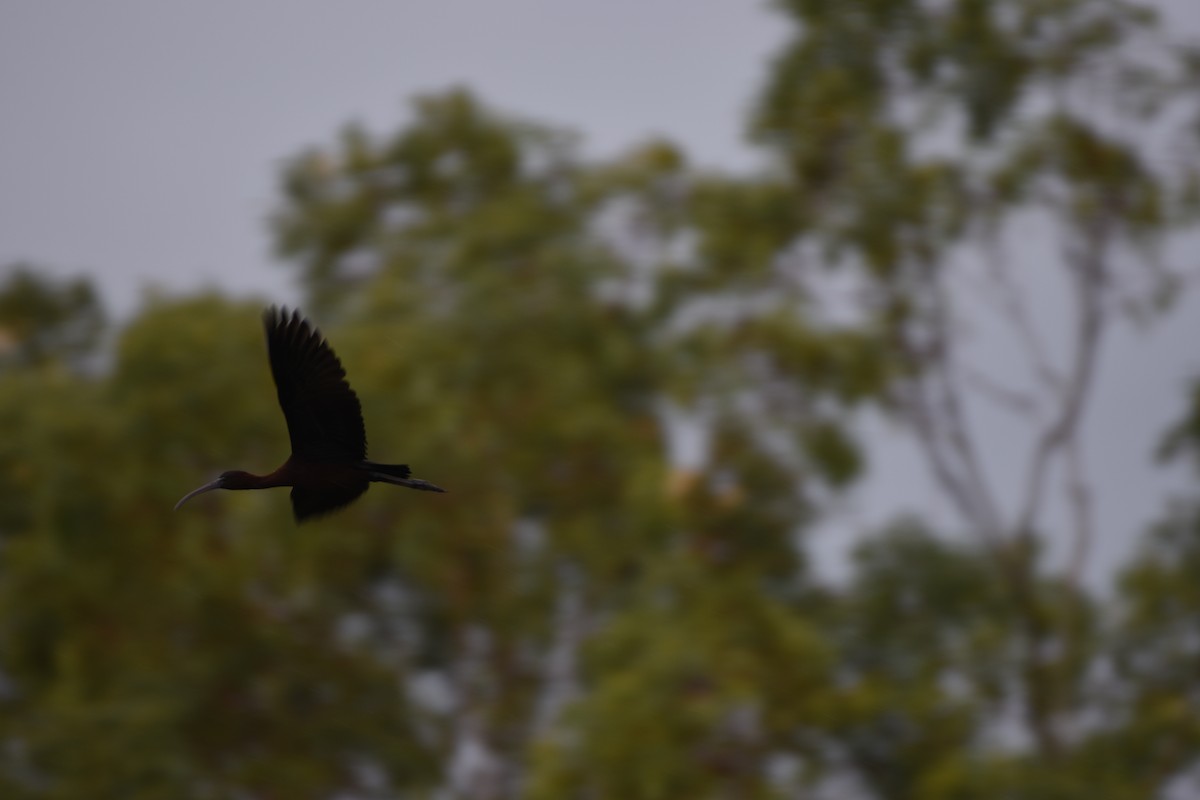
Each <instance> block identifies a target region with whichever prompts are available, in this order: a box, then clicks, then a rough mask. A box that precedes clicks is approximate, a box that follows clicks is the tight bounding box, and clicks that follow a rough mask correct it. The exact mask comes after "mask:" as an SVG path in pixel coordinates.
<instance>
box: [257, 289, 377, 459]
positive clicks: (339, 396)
mask: <svg viewBox="0 0 1200 800" xmlns="http://www.w3.org/2000/svg"><path fill="white" fill-rule="evenodd" d="M263 324H264V325H265V327H266V330H267V353H268V356H269V358H270V361H271V375H272V376H273V377H274V378H275V388H276V390H278V392H279V407H280V408H282V409H283V416H284V418H285V419H286V420H287V428H288V436H289V437H290V438H291V440H292V455H293V456H294V457H296V458H301V459H310V460H315V461H349V462H359V461H362V460H363V459H364V458H366V457H367V433H366V429H365V428H364V426H363V418H362V406H361V405H359V402H358V396H357V395H355V394H354V390H353V389H351V388H350V384H349V383H347V382H346V371H345V370H344V369H342V364H341V362H340V361H338V357H337V356H336V355H334V353H333V350H332V349H330V347H329V344H328V343H327V342H326V341H325V340H324V339H323V338H322V337H321V333H320V331H318V330H317V329H316V328H315V327H313V326H311V325H310V324H309V323H308V322H307V321H306V320H305V319H304V318H303V317H302V316H300V312H299V311H293V312H291V314H289V313H288V310H287V309H286V308H282V309H280V308H276V307H275V306H271V307H270V308H268V309H267V310H266V311H265V312H263Z"/></svg>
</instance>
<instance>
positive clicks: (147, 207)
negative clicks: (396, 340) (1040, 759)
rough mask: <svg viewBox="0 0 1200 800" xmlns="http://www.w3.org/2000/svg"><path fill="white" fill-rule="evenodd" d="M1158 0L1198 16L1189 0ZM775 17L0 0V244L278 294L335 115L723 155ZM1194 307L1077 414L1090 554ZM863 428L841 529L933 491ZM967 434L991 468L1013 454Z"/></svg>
mask: <svg viewBox="0 0 1200 800" xmlns="http://www.w3.org/2000/svg"><path fill="white" fill-rule="evenodd" d="M1164 5H1166V6H1167V7H1169V8H1170V9H1171V11H1172V13H1173V17H1172V24H1174V25H1175V26H1176V27H1179V28H1182V29H1186V30H1188V31H1191V32H1197V31H1200V2H1196V0H1174V2H1171V3H1166V4H1164ZM786 33H787V30H786V28H785V26H784V25H783V24H782V22H781V20H780V19H779V18H777V17H776V16H775V15H774V14H772V13H770V12H769V11H767V10H766V6H765V4H764V3H761V2H758V1H757V0H605V2H591V1H585V0H477V1H476V2H467V0H351V1H350V2H330V0H288V1H287V2H282V0H281V1H280V2H270V3H268V2H265V1H264V0H243V1H242V2H238V3H164V2H161V0H104V2H67V0H36V1H35V0H0V264H4V263H8V262H11V261H15V260H30V261H34V262H36V263H39V264H44V265H48V266H50V267H52V268H54V269H55V270H56V271H62V272H63V273H69V272H86V273H89V274H91V275H93V276H94V277H95V278H96V279H97V282H98V283H99V284H100V286H101V288H102V291H103V293H104V296H105V299H106V301H107V302H108V304H109V306H110V308H112V309H114V310H115V311H116V312H117V313H118V314H121V315H124V314H127V313H129V312H130V311H131V310H133V309H134V308H136V306H137V303H138V298H139V296H140V292H141V291H142V289H143V288H144V287H146V286H149V285H157V286H159V287H162V288H165V289H167V290H170V291H176V292H183V291H190V290H194V289H197V288H199V287H203V286H218V287H221V288H223V289H226V290H228V291H232V292H236V293H246V292H255V293H258V294H260V295H262V296H264V297H268V298H271V299H272V300H281V301H294V300H295V299H296V297H297V293H296V292H295V290H294V287H293V286H292V284H291V282H290V279H289V274H288V270H287V269H286V268H284V267H282V266H280V265H279V264H277V263H274V262H272V260H271V258H270V255H269V240H268V237H267V235H266V229H265V226H264V220H265V218H266V216H267V214H268V213H269V212H270V210H271V209H272V207H273V206H274V204H275V202H276V189H275V180H276V176H277V175H278V174H279V170H280V165H281V161H282V160H283V159H285V158H287V157H289V156H291V155H294V154H295V153H297V151H298V150H300V149H301V148H303V147H305V146H308V145H314V144H324V143H326V142H328V141H329V140H330V139H331V137H332V136H333V134H334V133H335V132H336V130H337V129H338V128H339V127H340V126H341V125H343V124H344V123H346V122H347V121H350V120H358V121H362V122H365V123H366V124H367V125H368V127H370V128H372V129H375V130H380V131H387V130H393V129H395V128H396V127H397V126H398V125H399V124H400V123H401V122H402V121H403V120H404V119H405V115H406V105H407V101H408V98H410V97H411V96H412V95H414V94H418V93H423V92H430V91H438V90H442V89H445V88H447V87H449V86H451V85H456V84H462V85H466V86H469V87H470V88H472V89H473V90H475V91H476V92H477V93H478V94H479V95H480V96H481V97H482V98H483V99H484V100H485V101H487V102H489V103H490V104H492V105H493V106H495V107H498V108H500V109H503V110H508V111H513V112H517V113H520V114H523V115H527V116H530V117H533V118H537V119H539V120H543V121H546V122H550V123H556V124H562V125H565V126H567V127H570V128H573V129H575V130H577V131H578V132H580V133H581V134H582V135H583V136H584V137H585V144H586V150H587V151H588V152H589V153H592V154H597V155H606V154H611V153H613V152H615V151H618V150H621V149H624V148H626V147H628V146H630V145H631V144H633V143H634V142H636V141H637V140H639V139H642V138H644V137H647V136H650V135H654V134H663V135H667V136H669V137H670V138H672V139H675V140H677V141H679V142H681V143H683V144H684V146H685V147H686V148H687V150H688V151H689V152H690V154H691V155H692V156H693V157H694V158H695V159H696V160H698V161H700V162H701V163H704V164H707V165H713V166H720V167H725V168H730V169H737V168H739V167H745V166H749V165H751V164H753V163H754V161H753V157H752V155H751V154H750V153H749V151H748V150H747V149H746V148H745V147H744V146H743V145H742V143H741V140H740V135H741V128H742V121H743V119H744V118H745V110H746V108H747V104H748V102H749V100H750V98H751V96H752V94H753V92H754V91H755V89H756V88H757V87H758V86H759V85H760V84H761V80H762V77H763V75H764V70H765V67H766V60H767V58H768V57H769V55H770V53H771V52H772V51H773V50H774V49H775V48H776V47H777V46H778V44H779V43H780V42H781V41H782V40H783V38H784V36H785V35H786ZM1197 308H1200V305H1198V304H1197V303H1196V302H1195V301H1193V302H1190V303H1189V304H1188V305H1187V307H1186V308H1185V309H1183V311H1182V313H1180V314H1178V315H1177V316H1176V318H1174V319H1173V320H1172V321H1171V322H1170V323H1169V324H1168V325H1165V326H1162V327H1161V328H1159V329H1158V330H1157V331H1155V332H1154V333H1153V334H1151V335H1149V336H1145V337H1141V338H1136V337H1133V336H1132V335H1128V334H1125V333H1122V334H1120V335H1119V336H1117V337H1114V338H1113V339H1112V340H1111V341H1110V343H1109V344H1110V349H1109V351H1108V353H1107V354H1106V357H1105V361H1104V364H1103V372H1102V381H1101V391H1100V393H1099V396H1098V398H1097V405H1096V407H1095V408H1094V409H1093V412H1094V413H1093V414H1092V416H1091V418H1090V419H1089V431H1090V433H1091V436H1090V438H1089V455H1090V461H1091V463H1092V465H1093V471H1094V474H1095V476H1096V480H1097V489H1098V493H1099V508H1098V511H1099V517H1100V519H1101V522H1102V524H1101V533H1102V536H1103V539H1104V541H1103V542H1102V548H1101V549H1102V553H1101V558H1100V559H1099V562H1100V564H1101V568H1102V566H1103V564H1104V563H1106V562H1108V563H1111V561H1112V560H1113V559H1114V558H1118V557H1120V556H1121V555H1123V554H1124V553H1125V552H1126V551H1127V549H1128V547H1129V545H1130V542H1131V540H1132V537H1131V532H1132V531H1134V530H1137V529H1138V528H1139V527H1140V525H1139V523H1140V522H1141V521H1144V520H1146V519H1147V518H1149V517H1150V516H1151V515H1152V513H1153V511H1154V509H1155V508H1156V507H1157V506H1158V505H1159V504H1160V503H1161V497H1162V493H1163V492H1164V491H1166V490H1167V488H1168V487H1169V486H1170V485H1171V481H1172V480H1174V482H1175V483H1176V484H1178V483H1179V482H1180V480H1181V478H1180V476H1179V475H1175V476H1174V478H1172V476H1170V475H1168V474H1165V473H1163V472H1162V471H1161V470H1156V469H1152V468H1151V467H1150V466H1149V462H1148V453H1149V451H1150V448H1151V446H1152V443H1153V441H1154V439H1155V437H1156V436H1157V434H1158V433H1159V431H1160V430H1161V429H1162V426H1163V425H1164V424H1165V422H1166V421H1167V420H1169V419H1171V418H1172V417H1174V416H1175V415H1177V414H1178V413H1179V412H1180V411H1181V409H1182V403H1183V399H1182V388H1183V385H1184V380H1185V377H1186V376H1189V375H1194V374H1200V354H1198V353H1197V347H1196V342H1198V341H1200V320H1198V316H1200V315H1198V314H1197V313H1196V312H1197ZM878 435H879V436H880V437H881V438H882V439H883V440H886V443H887V444H886V447H885V448H884V457H883V458H882V460H881V462H880V465H879V467H878V468H877V469H875V470H874V472H873V477H872V480H871V481H870V482H869V483H868V486H867V487H866V488H864V489H863V490H862V491H860V492H859V493H857V494H856V495H855V497H854V499H853V501H852V502H851V503H850V504H849V508H850V510H851V512H852V513H851V514H850V515H849V517H848V519H849V520H850V521H849V522H844V523H840V524H842V525H843V526H844V530H848V529H849V528H851V527H854V526H865V525H869V524H873V523H874V522H877V521H878V520H880V519H882V518H884V517H886V516H887V515H888V514H890V513H891V512H892V511H894V510H895V509H896V508H897V507H901V506H904V505H909V506H911V507H916V508H922V507H935V508H936V507H941V508H942V509H943V510H945V503H944V502H942V501H941V500H940V499H939V494H938V492H937V491H936V489H934V488H933V487H932V486H931V485H930V483H929V481H928V480H927V479H925V478H924V477H923V476H924V472H923V470H922V469H921V468H920V466H919V462H918V461H917V460H916V458H915V454H914V453H913V452H912V451H911V450H910V449H908V448H905V447H904V446H903V445H902V444H900V440H899V439H898V438H897V437H896V436H895V435H894V434H892V433H887V432H886V431H881V432H879V434H878ZM987 435H989V436H991V442H992V444H994V446H995V450H996V452H997V453H999V454H1000V455H999V456H998V464H997V467H996V470H997V472H999V473H1000V474H1002V475H1003V474H1004V473H1005V472H1006V471H1007V472H1009V473H1011V472H1012V470H1014V469H1019V466H1018V464H1019V461H1018V460H1017V458H1016V456H1015V454H1014V455H1013V457H1012V458H1008V457H1007V456H1004V455H1003V451H1004V449H1005V446H1006V437H1004V436H1003V435H1001V434H992V433H991V432H989V433H988V434H987ZM825 535H828V534H825ZM848 540H849V536H844V537H842V538H841V541H848ZM834 549H836V545H835V548H834Z"/></svg>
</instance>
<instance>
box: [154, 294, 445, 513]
mask: <svg viewBox="0 0 1200 800" xmlns="http://www.w3.org/2000/svg"><path fill="white" fill-rule="evenodd" d="M263 324H264V325H265V326H266V329H267V353H268V356H269V358H270V361H271V375H272V376H273V377H274V378H275V388H276V389H277V390H278V392H279V407H280V408H282V409H283V416H284V419H286V420H287V428H288V436H289V437H290V438H291V440H292V455H291V457H290V458H288V460H287V461H285V462H284V463H283V466H281V467H280V468H279V469H277V470H275V471H274V472H272V473H270V474H269V475H251V474H250V473H248V472H242V471H240V470H233V471H231V472H222V473H221V476H220V477H219V478H217V479H216V480H215V481H213V482H212V483H207V484H205V485H204V486H201V487H200V488H199V489H196V490H195V491H192V492H189V493H188V494H186V495H185V496H184V497H183V499H182V500H180V501H179V502H178V503H176V504H175V508H176V510H178V509H179V507H180V506H182V505H183V504H184V503H186V502H187V501H188V500H190V499H191V498H193V497H195V496H196V495H198V494H201V493H203V492H208V491H212V490H213V489H268V488H271V487H274V486H290V487H292V510H293V511H294V512H295V515H296V521H297V522H303V521H304V520H306V519H309V518H311V517H316V516H320V515H321V514H327V513H329V512H330V511H334V510H336V509H339V508H341V507H342V506H344V505H347V504H348V503H350V502H352V501H353V500H354V499H355V498H357V497H358V496H359V495H360V494H362V493H363V492H365V491H366V490H367V487H368V486H369V485H370V484H371V482H378V483H394V484H396V485H397V486H407V487H408V488H410V489H421V490H422V491H426V492H444V491H445V489H442V488H440V487H437V486H434V485H433V484H432V483H429V482H428V481H423V480H420V479H418V478H411V477H409V476H410V475H411V474H412V471H411V470H409V468H408V467H407V466H406V465H404V464H376V463H375V462H374V461H368V460H367V432H366V429H365V428H364V427H363V418H362V407H361V406H360V405H359V402H358V396H357V395H355V394H354V390H353V389H351V388H350V384H348V383H347V382H346V371H345V370H343V369H342V364H341V362H340V361H338V358H337V356H336V355H334V353H333V350H332V349H330V347H329V344H328V343H327V342H326V341H325V340H324V339H323V338H322V337H321V333H320V331H318V330H317V329H316V328H315V327H313V326H311V325H309V323H308V322H307V321H306V320H305V319H304V318H303V317H301V316H300V312H299V311H298V310H297V311H294V312H292V313H291V314H288V310H287V309H286V308H283V309H277V308H276V307H275V306H271V307H270V308H268V309H267V310H266V311H265V312H263Z"/></svg>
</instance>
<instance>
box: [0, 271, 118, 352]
mask: <svg viewBox="0 0 1200 800" xmlns="http://www.w3.org/2000/svg"><path fill="white" fill-rule="evenodd" d="M5 272H6V273H7V275H6V276H5V279H4V282H3V284H0V368H3V367H22V366H25V367H27V366H33V365H39V364H45V363H47V362H49V361H60V362H62V363H65V364H67V365H69V366H78V365H79V363H80V361H81V359H82V358H84V357H85V356H87V355H88V354H89V353H91V352H92V351H93V350H94V349H95V348H96V345H97V344H98V343H99V337H100V334H101V333H102V331H103V329H104V322H105V320H104V314H103V311H102V309H101V308H100V304H99V300H98V298H97V297H96V291H95V289H94V288H93V287H92V284H91V283H90V282H89V281H88V280H87V279H85V278H76V279H74V280H63V281H55V280H53V279H51V278H47V277H44V276H43V275H41V274H39V270H38V269H37V268H36V267H33V266H30V265H28V264H13V265H10V266H9V267H7V268H6V270H5Z"/></svg>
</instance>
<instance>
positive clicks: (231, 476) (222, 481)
mask: <svg viewBox="0 0 1200 800" xmlns="http://www.w3.org/2000/svg"><path fill="white" fill-rule="evenodd" d="M253 477H254V476H252V475H251V474H250V473H249V472H243V471H242V470H240V469H231V470H228V471H226V472H222V473H221V474H220V475H218V476H217V479H216V480H214V481H210V482H209V483H206V484H204V485H203V486H201V487H200V488H199V489H193V490H192V491H190V492H188V493H187V494H185V495H184V496H183V498H182V499H180V501H179V502H178V503H176V504H175V510H176V511H178V510H179V507H180V506H182V505H183V504H184V503H186V502H187V501H188V500H191V499H192V498H193V497H195V496H196V495H198V494H204V493H205V492H211V491H212V490H213V489H245V488H248V487H249V486H250V480H251V479H252V478H253Z"/></svg>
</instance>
